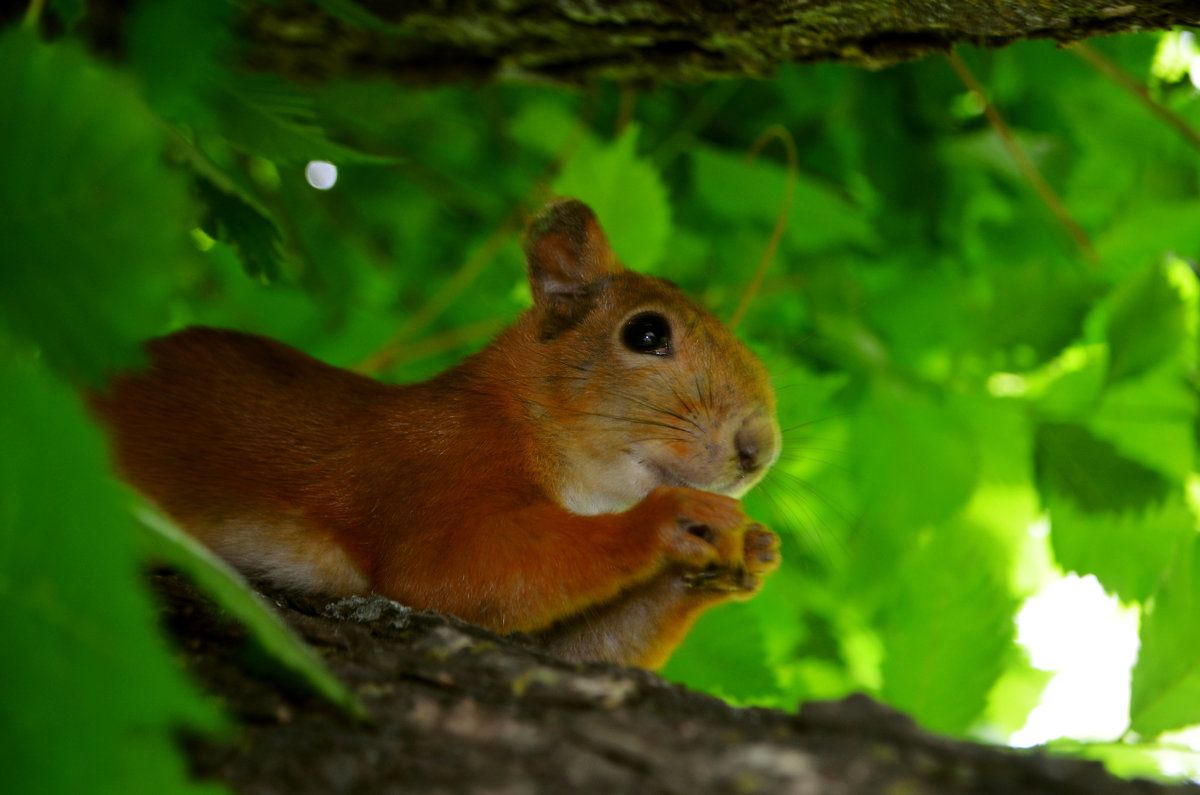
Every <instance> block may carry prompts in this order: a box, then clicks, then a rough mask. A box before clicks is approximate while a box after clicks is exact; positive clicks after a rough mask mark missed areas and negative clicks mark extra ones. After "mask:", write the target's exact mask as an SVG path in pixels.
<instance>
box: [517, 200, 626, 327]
mask: <svg viewBox="0 0 1200 795" xmlns="http://www.w3.org/2000/svg"><path fill="white" fill-rule="evenodd" d="M525 261H526V263H527V264H528V268H529V286H530V287H531V288H532V290H533V302H534V305H535V306H536V307H537V308H538V309H539V310H541V312H542V313H543V316H544V322H543V325H542V336H543V337H553V336H555V335H557V334H558V333H559V332H562V331H564V330H566V329H567V328H570V327H571V326H573V325H574V324H575V323H576V322H578V321H579V320H580V319H582V318H583V316H584V315H586V314H587V312H588V310H589V309H590V308H591V305H592V300H593V298H594V295H595V291H596V290H595V288H596V286H597V283H598V282H600V281H601V280H602V279H603V278H604V277H605V276H609V275H611V274H614V273H618V272H620V271H621V270H622V268H621V264H620V263H619V262H617V256H616V255H615V254H614V253H613V250H612V247H611V246H610V245H609V244H608V238H607V237H605V235H604V230H603V229H601V228H600V222H599V221H597V220H596V214H595V213H593V212H592V209H591V208H590V207H588V206H587V205H586V204H584V203H583V202H581V201H579V200H578V199H558V200H556V201H553V202H551V203H550V204H548V205H546V207H545V208H544V209H543V210H542V211H541V212H540V213H538V214H537V216H536V217H535V218H534V219H533V220H532V221H531V222H530V224H529V229H528V230H527V231H526V233H525Z"/></svg>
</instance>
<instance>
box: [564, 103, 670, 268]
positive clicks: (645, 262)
mask: <svg viewBox="0 0 1200 795" xmlns="http://www.w3.org/2000/svg"><path fill="white" fill-rule="evenodd" d="M637 140H638V128H637V125H632V124H631V125H630V126H629V128H628V129H627V130H626V131H625V133H624V134H623V135H622V136H621V137H620V138H618V139H617V140H616V141H613V142H612V143H611V144H599V143H596V142H595V141H592V140H587V141H584V142H583V143H581V144H580V146H579V149H578V150H577V151H576V153H575V156H574V157H572V158H571V160H570V161H568V162H567V164H566V166H565V167H564V168H563V170H562V173H561V174H559V176H558V179H556V180H555V181H554V189H555V191H557V192H558V193H559V194H561V195H563V196H574V197H575V198H577V199H580V200H582V201H583V202H585V203H587V204H588V205H589V206H590V207H591V208H592V209H593V210H595V212H596V215H597V216H598V217H599V218H600V223H601V224H603V225H604V231H605V232H606V233H607V234H608V237H609V240H611V241H612V246H613V250H614V251H616V252H617V256H618V257H619V258H620V259H621V261H622V262H623V263H625V265H626V266H627V267H629V268H632V269H634V270H646V269H647V268H649V267H650V266H652V265H657V264H658V263H659V262H661V261H662V258H663V254H664V253H665V251H666V246H667V239H668V238H669V237H670V236H671V206H670V203H669V202H668V200H667V190H666V188H665V187H664V186H663V184H662V180H661V179H660V178H659V175H658V172H657V171H656V170H655V169H654V167H653V166H652V165H650V163H649V161H648V160H645V159H643V158H640V157H638V155H637Z"/></svg>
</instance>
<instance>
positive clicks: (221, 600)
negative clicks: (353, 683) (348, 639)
mask: <svg viewBox="0 0 1200 795" xmlns="http://www.w3.org/2000/svg"><path fill="white" fill-rule="evenodd" d="M138 519H139V520H140V521H141V526H142V528H143V529H144V531H145V532H144V534H143V537H144V540H145V541H146V542H147V544H148V549H149V553H150V556H151V557H152V558H155V559H158V560H161V561H162V562H164V563H167V564H170V565H171V566H173V567H174V568H176V569H178V570H179V571H180V572H182V573H183V574H185V575H187V576H188V577H189V578H190V579H192V580H193V581H194V582H195V583H196V584H197V585H198V586H200V587H201V588H202V589H204V590H205V591H206V592H207V593H208V594H209V595H210V596H212V597H213V598H214V599H215V600H216V601H217V602H218V604H220V605H221V607H223V608H225V610H227V611H229V613H230V614H231V615H233V617H234V618H236V619H237V620H238V621H240V622H242V624H244V625H245V626H246V628H247V629H248V630H249V631H250V636H251V637H252V638H253V639H254V640H255V641H256V642H257V643H258V644H259V646H261V647H262V648H263V650H264V651H266V652H267V654H268V655H269V656H270V657H271V659H273V660H275V661H276V662H277V663H278V664H279V665H281V666H283V667H284V668H285V669H286V670H287V671H289V672H290V673H292V674H295V675H296V676H297V677H298V678H299V679H300V681H302V682H304V683H306V684H307V685H308V687H309V688H310V689H312V690H313V691H314V692H316V693H318V694H320V695H322V696H324V697H325V698H326V699H328V700H329V701H330V702H332V703H333V704H336V705H337V706H339V707H341V708H342V709H345V710H346V711H347V712H349V713H350V714H352V715H354V716H355V717H357V718H366V717H367V710H366V707H364V706H363V704H362V702H361V701H359V700H358V697H357V696H355V695H354V693H352V692H351V691H350V690H349V689H347V688H346V686H345V685H343V684H342V683H341V681H340V680H339V679H338V678H337V677H335V676H334V675H333V674H332V673H331V672H330V671H329V669H328V668H326V667H325V665H324V664H323V663H322V662H321V660H320V658H319V657H317V655H316V654H315V653H314V652H313V650H312V649H311V648H310V647H309V646H307V645H306V644H305V643H304V641H302V640H300V638H299V637H298V636H297V635H296V634H295V633H294V632H292V630H291V629H289V628H288V626H287V625H286V624H284V623H283V622H282V621H281V620H280V619H279V617H278V616H277V615H276V614H275V613H274V612H272V610H271V609H270V608H269V607H267V606H266V605H265V604H263V602H262V600H261V599H259V598H258V597H257V596H255V594H254V593H253V592H252V591H251V590H250V588H249V586H247V585H246V582H245V580H243V579H242V578H241V577H240V576H239V575H238V574H237V573H236V572H234V571H233V569H231V568H229V566H228V565H226V564H225V562H224V561H222V560H221V559H220V558H218V557H217V556H216V555H214V554H213V553H212V552H210V551H209V550H208V548H207V547H205V546H204V545H203V544H201V543H200V542H199V541H196V540H195V539H194V538H192V537H191V536H188V535H186V534H185V533H183V532H182V531H181V530H179V528H177V527H175V525H173V524H171V523H170V522H169V521H167V520H166V519H165V518H163V517H162V516H160V515H159V514H157V513H155V512H153V511H150V510H147V509H143V510H141V511H139V512H138Z"/></svg>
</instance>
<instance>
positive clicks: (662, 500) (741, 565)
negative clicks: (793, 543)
mask: <svg viewBox="0 0 1200 795" xmlns="http://www.w3.org/2000/svg"><path fill="white" fill-rule="evenodd" d="M646 501H647V503H648V504H655V503H658V504H659V505H658V507H659V508H660V509H663V510H664V513H666V514H667V516H668V517H670V518H669V519H668V522H667V524H668V525H669V528H668V536H669V541H668V544H667V546H668V548H669V549H670V550H671V552H670V557H671V558H672V559H674V560H675V561H676V562H677V563H679V564H681V565H682V567H683V580H684V582H685V583H687V585H688V586H689V587H691V588H696V589H703V590H707V591H723V592H728V593H730V595H731V596H732V595H734V594H737V595H738V596H736V597H735V598H743V597H742V595H744V598H748V597H749V596H752V595H753V594H755V593H757V591H758V589H759V587H760V586H761V585H762V578H763V577H764V576H766V575H768V574H770V573H771V572H773V571H775V569H777V568H779V538H778V536H776V535H775V534H774V533H772V532H771V531H770V530H768V529H766V528H765V527H763V526H762V525H761V524H759V523H758V522H755V521H753V520H751V519H750V518H749V517H747V516H746V514H745V513H743V512H742V506H741V503H739V502H738V501H737V500H735V499H732V498H730V497H725V496H723V495H720V494H713V493H711V492H706V491H698V490H696V489H688V488H679V487H671V486H660V487H658V488H657V489H655V490H654V491H653V492H651V494H650V496H649V497H647V500H646Z"/></svg>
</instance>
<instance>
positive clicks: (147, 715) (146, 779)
mask: <svg viewBox="0 0 1200 795" xmlns="http://www.w3.org/2000/svg"><path fill="white" fill-rule="evenodd" d="M105 459H106V456H105V454H104V448H103V444H102V443H101V440H100V438H99V434H98V432H97V431H96V429H95V427H94V426H93V424H92V423H91V422H89V421H88V419H87V418H86V417H85V416H84V413H83V411H82V408H81V406H80V400H79V398H78V396H76V395H75V394H73V393H72V391H71V390H70V389H69V388H67V387H66V386H65V385H63V384H62V383H59V382H56V381H53V380H51V379H50V378H49V377H48V376H47V375H46V373H45V372H44V371H40V370H38V369H35V368H33V367H27V366H20V365H14V364H13V363H11V362H7V361H0V601H2V602H3V603H4V609H3V610H0V633H2V635H3V637H5V638H6V639H8V641H7V644H8V648H7V650H6V651H5V653H4V654H0V702H2V703H3V704H4V709H3V711H0V742H2V743H3V745H4V748H5V749H6V752H5V758H6V760H7V761H6V763H5V773H4V775H5V782H6V788H8V789H11V790H12V791H13V792H29V793H33V792H37V793H77V792H92V793H113V795H117V794H118V793H129V792H156V793H193V792H216V791H218V788H216V787H214V786H212V785H199V784H192V783H190V782H189V776H188V772H187V769H186V766H185V764H184V762H183V759H182V758H181V757H180V753H179V750H178V749H177V748H176V746H175V742H174V739H173V732H174V731H175V730H177V729H179V728H181V727H183V726H190V727H192V728H196V729H205V730H212V729H215V728H217V727H218V726H219V725H220V724H221V721H220V720H219V717H218V713H217V710H216V709H215V707H214V705H213V704H211V703H210V702H208V701H206V700H204V699H202V698H201V697H200V696H199V695H198V694H197V693H196V692H194V691H193V690H192V688H191V687H190V685H189V684H188V682H187V681H186V680H185V678H184V676H183V674H182V673H181V672H180V671H179V669H178V668H177V667H176V664H175V662H174V661H173V660H172V655H171V653H170V652H169V650H168V649H167V647H166V645H165V643H164V641H163V639H162V638H160V637H159V636H158V633H157V631H156V627H155V616H154V611H153V609H152V607H151V605H150V602H149V600H148V599H147V596H146V594H145V592H144V590H143V588H142V587H141V585H140V582H139V580H140V576H139V574H140V571H139V568H140V561H139V560H138V559H137V551H138V550H137V548H136V545H135V543H134V536H133V527H132V523H131V521H130V518H129V514H128V510H127V507H126V506H127V503H128V501H129V498H128V496H127V494H126V493H125V492H124V490H123V489H121V488H120V487H119V486H118V485H117V484H116V483H114V482H113V481H112V479H111V478H110V477H109V476H108V475H107V474H106V472H105V470H106V468H107V467H106V463H107V462H106V460H105Z"/></svg>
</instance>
